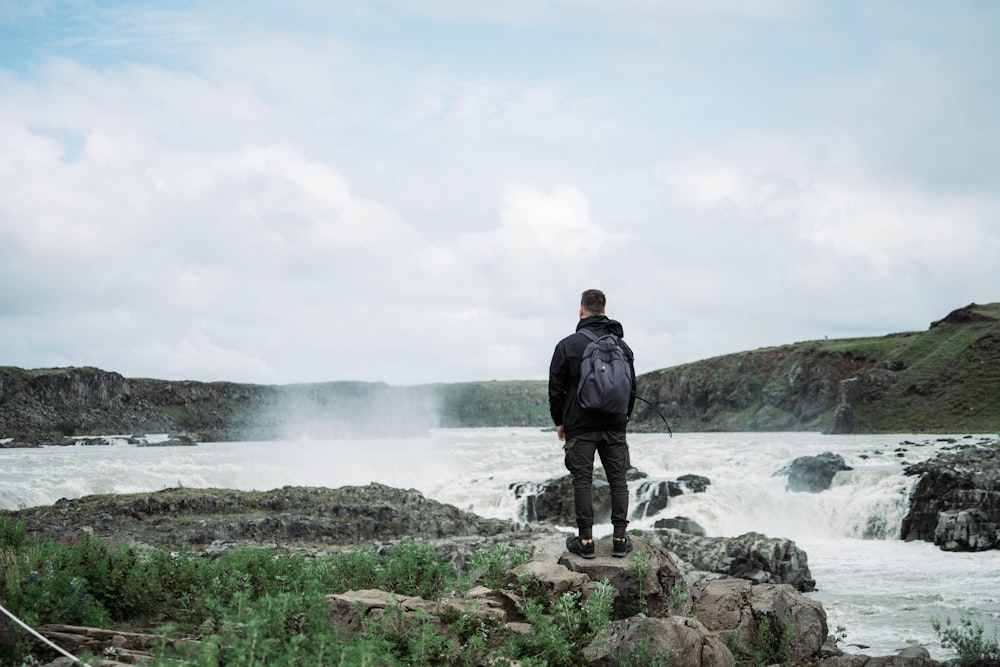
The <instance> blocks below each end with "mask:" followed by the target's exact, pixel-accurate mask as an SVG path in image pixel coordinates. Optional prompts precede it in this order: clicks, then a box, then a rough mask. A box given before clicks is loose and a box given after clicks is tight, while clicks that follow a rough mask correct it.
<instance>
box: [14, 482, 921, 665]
mask: <svg viewBox="0 0 1000 667" xmlns="http://www.w3.org/2000/svg"><path fill="white" fill-rule="evenodd" d="M0 516H4V517H5V518H7V519H11V520H22V521H24V522H25V525H26V527H27V530H28V531H29V532H30V533H32V534H35V535H39V536H46V537H50V538H52V539H55V540H61V541H69V542H72V541H73V540H74V539H76V536H78V535H79V533H80V532H87V533H90V534H93V535H96V536H99V537H101V538H103V539H106V540H108V541H111V542H126V543H128V544H131V545H133V546H142V545H149V546H155V547H160V548H172V549H173V548H184V549H188V550H193V551H196V552H200V553H201V554H202V555H203V556H205V557H208V558H212V557H215V556H216V555H218V554H219V553H220V552H223V551H227V550H231V549H237V548H240V547H245V546H261V545H268V544H270V545H274V546H275V547H276V548H282V549H284V550H289V549H291V550H302V551H306V552H309V553H312V554H314V555H320V554H322V553H329V552H332V551H337V550H342V549H347V550H351V549H356V548H372V549H375V550H379V551H385V550H388V549H391V547H392V546H393V545H395V544H398V543H399V542H401V541H403V540H409V539H413V540H418V541H422V542H426V543H429V544H431V545H433V546H434V547H435V549H436V550H438V551H439V553H441V554H442V555H443V556H445V557H446V559H447V560H449V561H450V562H452V563H454V565H455V566H456V567H457V568H459V569H463V568H465V562H464V559H465V557H466V556H468V555H470V554H472V553H473V552H475V551H477V550H481V549H487V548H490V547H492V546H494V545H497V544H506V545H509V546H516V547H520V548H522V549H524V550H526V551H527V552H528V553H529V554H531V555H532V560H531V561H529V562H528V563H526V564H525V565H522V566H519V567H518V568H516V569H515V570H513V571H511V572H510V573H509V575H508V578H509V579H510V581H512V582H513V581H524V579H525V577H528V578H530V579H532V580H533V581H534V582H535V586H537V587H540V589H541V590H548V591H550V592H551V594H552V595H554V596H558V595H562V594H563V593H565V592H570V593H575V594H577V595H580V596H584V597H585V596H587V595H589V594H590V592H591V591H592V590H593V585H594V584H595V582H598V581H601V580H608V581H610V582H611V583H612V585H613V586H614V587H615V590H616V596H617V598H618V600H619V603H621V604H629V601H630V600H632V602H633V603H635V602H636V600H641V603H642V606H643V608H644V609H646V613H643V614H639V615H637V616H630V617H628V618H625V619H623V620H621V621H616V622H614V623H613V624H612V629H611V633H612V637H613V638H614V640H613V641H612V642H611V643H610V644H608V645H605V646H604V647H603V648H602V647H599V646H595V647H594V648H593V651H592V652H589V653H588V656H587V664H590V665H604V664H611V663H610V662H608V660H609V659H610V658H609V650H612V649H613V650H617V651H625V652H627V651H629V650H630V649H631V648H632V647H634V646H635V645H636V643H637V642H638V641H639V640H640V639H644V640H645V641H646V642H647V643H648V644H649V646H650V647H651V648H655V649H656V650H670V651H671V652H672V653H673V655H674V656H675V663H674V664H676V665H697V666H701V665H704V666H706V667H707V666H709V665H734V664H735V662H734V660H733V657H732V654H731V653H730V650H729V648H727V646H728V644H729V642H730V641H731V638H732V637H733V636H737V637H742V638H743V639H744V640H745V641H747V642H749V641H751V640H752V638H753V637H754V633H756V632H757V629H758V627H759V626H760V624H761V623H768V624H774V629H775V630H776V631H778V632H779V633H781V632H789V633H792V634H791V635H790V636H791V640H790V644H789V650H790V652H791V653H790V655H791V657H792V658H794V659H795V660H797V661H799V662H805V661H808V662H810V664H816V665H825V666H826V667H839V666H841V665H845V666H848V665H851V666H853V665H860V664H865V665H869V666H875V665H906V666H912V667H921V666H931V665H939V664H941V663H938V662H935V661H933V660H930V658H928V657H927V656H926V655H923V654H922V655H920V656H916V657H906V656H889V657H868V656H857V655H845V654H843V653H842V652H841V651H840V650H839V649H838V648H837V647H836V641H835V638H832V637H830V635H829V631H828V628H827V624H826V614H825V611H824V610H823V608H822V606H821V605H820V604H819V603H818V602H816V601H814V600H811V599H809V598H807V597H805V596H804V595H802V592H801V591H807V590H811V586H812V583H813V582H812V581H811V579H809V578H808V567H807V564H806V557H805V554H804V553H803V552H801V551H800V550H798V549H796V548H795V546H794V543H792V542H790V541H789V540H782V539H780V538H774V539H772V538H767V537H766V536H763V535H759V534H754V533H749V534H747V535H745V536H740V537H738V538H732V539H726V538H709V537H699V536H686V535H684V534H682V533H680V531H677V530H670V529H664V530H657V531H650V532H646V533H643V534H642V535H636V537H635V543H636V552H637V553H641V554H643V555H644V556H643V557H644V559H645V563H646V566H645V567H636V566H635V565H634V563H633V560H632V559H633V558H634V556H630V557H629V558H627V559H618V558H611V557H610V556H609V555H608V554H609V553H610V543H609V542H608V540H604V541H599V544H598V552H599V555H598V557H597V558H596V559H594V560H592V561H584V560H582V559H580V558H579V557H577V556H574V555H572V554H569V553H567V552H566V551H565V544H564V540H565V536H566V535H565V533H561V532H560V531H558V530H557V529H556V528H555V527H553V526H548V525H543V524H519V523H515V522H510V521H504V520H499V519H486V518H483V517H479V516H477V515H475V514H471V513H469V512H464V511H462V510H459V509H457V508H455V507H453V506H451V505H446V504H442V503H439V502H436V501H434V500H430V499H427V498H425V497H424V496H423V495H422V494H421V493H419V492H417V491H414V490H404V489H396V488H392V487H387V486H383V485H380V484H369V485H367V486H360V487H342V488H339V489H325V488H313V487H284V488H281V489H275V490H273V491H266V492H243V491H233V490H228V489H165V490H163V491H158V492H155V493H140V494H127V495H109V496H89V497H85V498H80V499H75V500H62V501H60V502H57V503H56V504H54V505H51V506H42V507H35V508H28V509H23V510H18V511H5V512H3V513H2V514H0ZM696 564H697V565H696ZM643 572H646V574H643ZM637 577H645V578H644V579H642V580H637ZM640 591H641V594H640ZM637 595H639V596H640V597H639V598H636V596H637ZM465 597H467V598H469V600H466V602H462V601H461V600H456V601H451V602H448V603H447V604H446V603H444V602H442V601H432V600H420V599H419V598H413V599H409V598H407V599H405V600H404V599H400V598H398V596H390V595H389V594H387V593H384V592H381V591H354V592H348V593H346V594H343V595H336V596H333V595H331V596H330V603H331V606H332V609H333V614H334V618H338V611H337V610H347V611H344V612H343V613H342V614H340V616H339V617H340V618H342V620H343V623H344V624H345V627H347V626H349V625H350V623H352V622H356V619H357V617H358V616H357V613H355V611H356V610H357V609H358V608H359V606H360V607H361V608H363V609H365V617H372V618H377V617H378V614H379V613H384V612H385V608H386V605H388V604H394V605H400V606H401V608H402V609H403V610H404V611H405V612H406V613H425V614H426V613H430V614H434V613H445V608H446V607H447V606H448V605H455V604H469V605H474V606H476V608H485V609H486V610H487V611H486V613H491V614H494V615H496V616H497V618H499V620H500V622H502V623H504V624H505V625H509V626H510V627H511V629H512V631H516V629H517V628H518V624H522V625H523V620H524V619H523V618H522V617H520V615H519V613H518V611H517V609H518V607H517V599H516V595H515V594H513V593H511V591H510V589H497V590H490V589H474V590H473V591H469V592H467V593H466V594H465ZM380 610H381V612H380ZM435 610H437V611H435ZM44 630H45V631H46V632H48V633H50V634H52V635H53V636H58V637H59V638H60V639H62V640H63V641H66V642H73V641H79V642H80V646H81V647H88V650H89V649H93V648H100V642H102V641H103V642H108V643H110V642H114V641H117V642H119V643H122V642H125V641H133V640H135V641H138V640H136V639H135V638H134V637H131V635H130V633H121V634H122V636H121V637H117V639H116V638H115V637H116V635H115V633H111V632H108V631H100V630H96V629H93V628H68V627H63V626H58V627H52V628H45V629H44ZM734 633H735V635H734ZM125 635H129V637H125ZM101 638H103V639H101ZM140 657H141V656H140ZM859 658H864V659H865V660H864V661H859Z"/></svg>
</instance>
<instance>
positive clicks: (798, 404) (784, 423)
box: [635, 344, 877, 431]
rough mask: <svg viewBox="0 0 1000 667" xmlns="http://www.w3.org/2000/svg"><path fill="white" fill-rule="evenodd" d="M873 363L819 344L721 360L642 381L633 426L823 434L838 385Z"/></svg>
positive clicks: (730, 356) (693, 364) (734, 355)
mask: <svg viewBox="0 0 1000 667" xmlns="http://www.w3.org/2000/svg"><path fill="white" fill-rule="evenodd" d="M875 363H877V361H876V360H874V359H871V358H866V357H864V356H858V354H856V353H855V352H852V351H846V352H835V351H827V350H824V349H822V348H821V347H820V346H818V345H816V344H806V345H789V346H785V347H780V348H768V349H762V350H756V351H753V352H743V353H740V354H732V355H727V356H724V357H717V358H714V359H708V360H705V361H699V362H695V363H691V364H685V365H683V366H676V367H674V368H668V369H665V370H661V371H655V372H653V373H648V374H646V375H644V376H642V378H640V380H639V386H638V391H639V395H640V396H641V397H642V398H644V399H646V400H647V401H649V402H650V403H652V404H653V407H655V410H654V409H653V407H650V406H647V405H645V404H644V403H642V402H639V403H638V405H637V408H636V415H635V423H636V424H637V425H638V427H639V428H640V429H643V428H644V427H645V428H656V421H657V420H659V415H658V414H657V411H658V412H660V413H662V414H663V415H664V416H665V417H666V418H667V419H668V420H670V422H671V423H672V424H675V425H676V427H677V428H679V429H681V430H685V431H784V430H821V429H822V430H826V429H828V428H829V425H830V423H831V415H832V413H833V410H834V409H835V407H836V406H837V402H838V395H839V390H840V385H841V383H842V382H843V381H844V380H845V379H847V378H849V377H851V376H852V375H854V374H856V373H858V372H859V371H862V370H864V369H867V368H870V367H872V366H873V365H874V364H875Z"/></svg>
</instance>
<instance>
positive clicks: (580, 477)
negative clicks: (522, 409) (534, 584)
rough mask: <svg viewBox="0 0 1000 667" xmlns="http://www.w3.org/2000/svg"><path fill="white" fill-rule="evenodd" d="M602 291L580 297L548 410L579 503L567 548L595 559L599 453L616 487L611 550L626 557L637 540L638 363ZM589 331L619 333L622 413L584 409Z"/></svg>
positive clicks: (553, 376) (557, 357)
mask: <svg viewBox="0 0 1000 667" xmlns="http://www.w3.org/2000/svg"><path fill="white" fill-rule="evenodd" d="M606 302H607V300H606V298H605V296H604V293H603V292H601V291H600V290H596V289H590V290H587V291H585V292H584V293H583V294H582V296H581V298H580V321H579V323H577V325H576V333H573V334H570V335H569V336H566V337H565V338H563V339H562V340H561V341H559V343H558V344H557V345H556V348H555V351H554V352H553V353H552V363H551V364H550V366H549V412H550V414H551V415H552V421H553V422H554V423H555V425H556V432H557V434H558V436H559V440H561V441H564V443H565V444H564V445H563V450H564V451H565V463H566V468H567V470H569V471H570V474H571V475H572V477H573V501H574V504H575V505H576V525H577V531H578V533H579V534H578V535H577V536H572V537H569V538H568V539H567V540H566V548H567V549H569V550H570V551H571V552H573V553H575V554H578V555H580V556H582V557H583V558H593V557H594V536H593V526H594V499H593V483H594V454H595V452H596V453H597V454H599V455H600V457H601V464H602V465H603V466H604V471H605V473H607V476H608V485H609V486H610V487H611V524H612V525H613V526H614V535H613V540H612V548H611V554H612V555H613V556H617V557H619V558H623V557H625V556H626V555H628V553H629V552H630V551H631V550H632V540H631V539H629V537H628V536H627V535H626V534H625V529H626V527H627V526H628V500H629V493H628V482H627V480H626V479H625V473H626V472H627V471H628V468H629V453H628V443H627V442H626V440H625V427H626V425H627V424H628V420H629V417H630V416H631V415H632V407H633V406H634V405H635V365H634V355H633V353H632V349H631V348H630V347H629V346H628V345H627V344H626V343H625V341H623V340H620V339H621V338H622V336H623V335H624V331H623V329H622V325H621V323H620V322H617V321H615V320H612V319H610V318H608V317H607V316H606V315H605V314H604V309H605V305H606ZM582 329H590V330H591V331H593V332H594V333H596V334H597V335H599V336H601V335H605V334H607V333H611V334H614V335H615V336H616V337H618V339H619V341H618V344H619V346H620V347H621V349H622V351H623V352H624V353H625V358H626V360H627V361H628V366H629V372H630V374H631V379H632V394H631V397H630V398H629V401H628V411H627V412H626V413H624V414H622V413H612V412H604V411H598V410H585V409H583V408H581V407H580V401H579V396H578V392H577V385H578V383H579V381H580V364H581V361H582V357H583V351H584V349H586V347H587V345H588V344H589V343H590V341H591V339H590V338H589V337H588V336H587V335H586V334H583V333H581V330H582Z"/></svg>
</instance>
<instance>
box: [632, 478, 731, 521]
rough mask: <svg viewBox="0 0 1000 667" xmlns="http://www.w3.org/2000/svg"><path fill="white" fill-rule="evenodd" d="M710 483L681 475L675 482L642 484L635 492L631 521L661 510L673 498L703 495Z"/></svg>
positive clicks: (707, 480)
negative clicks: (693, 494) (688, 494)
mask: <svg viewBox="0 0 1000 667" xmlns="http://www.w3.org/2000/svg"><path fill="white" fill-rule="evenodd" d="M711 483H712V482H711V481H710V480H709V479H708V478H707V477H703V476H701V475H681V476H680V477H678V478H677V481H648V482H642V483H641V484H640V485H639V487H638V488H637V489H636V491H635V497H636V506H635V509H634V510H633V511H632V519H644V518H646V517H650V516H653V515H655V514H657V513H659V512H660V511H661V510H663V509H664V508H665V507H666V506H667V505H668V504H669V502H670V499H671V498H673V497H675V496H680V495H683V494H685V493H704V492H705V490H706V489H707V488H708V487H709V485H710V484H711Z"/></svg>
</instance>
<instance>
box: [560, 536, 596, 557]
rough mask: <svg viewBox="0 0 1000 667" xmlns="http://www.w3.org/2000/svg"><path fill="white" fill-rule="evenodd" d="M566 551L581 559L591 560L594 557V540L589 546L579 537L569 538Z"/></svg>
mask: <svg viewBox="0 0 1000 667" xmlns="http://www.w3.org/2000/svg"><path fill="white" fill-rule="evenodd" d="M566 549H567V550H568V551H569V552H570V553H574V554H576V555H577V556H580V557H581V558H587V559H590V558H593V557H594V540H591V541H590V543H589V544H584V543H583V542H581V541H580V538H579V537H567V538H566Z"/></svg>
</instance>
